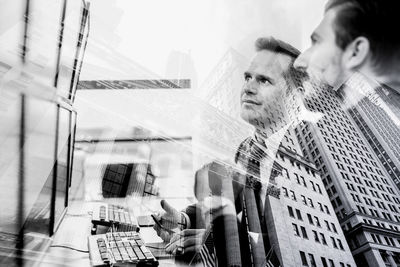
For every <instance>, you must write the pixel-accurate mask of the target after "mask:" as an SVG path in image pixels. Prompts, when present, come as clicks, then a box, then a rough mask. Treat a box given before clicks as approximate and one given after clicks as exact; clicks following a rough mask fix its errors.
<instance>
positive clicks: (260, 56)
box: [240, 50, 291, 132]
mask: <svg viewBox="0 0 400 267" xmlns="http://www.w3.org/2000/svg"><path fill="white" fill-rule="evenodd" d="M290 63H291V58H290V56H288V55H284V54H279V53H275V52H272V51H268V50H261V51H259V52H257V53H256V55H255V56H254V58H253V60H252V61H251V63H250V66H249V68H248V69H247V71H246V72H245V73H244V79H245V82H244V85H243V88H242V92H241V114H240V115H241V117H242V118H243V119H244V120H245V121H247V122H249V123H250V124H252V125H253V126H255V127H256V128H258V129H261V130H265V131H266V132H270V130H272V132H275V131H277V130H279V129H280V128H281V127H282V126H283V125H284V124H285V123H286V117H287V114H286V110H285V109H284V100H285V93H286V88H287V84H286V82H285V79H284V77H283V72H284V71H285V70H287V69H288V68H289V65H290Z"/></svg>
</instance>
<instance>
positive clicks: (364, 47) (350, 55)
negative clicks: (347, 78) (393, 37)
mask: <svg viewBox="0 0 400 267" xmlns="http://www.w3.org/2000/svg"><path fill="white" fill-rule="evenodd" d="M369 54H370V44H369V41H368V39H367V38H365V37H362V36H361V37H357V38H356V39H354V40H353V41H352V42H351V43H350V44H348V45H347V47H346V48H345V52H344V55H343V63H344V65H345V67H346V68H347V69H349V70H354V69H359V68H360V67H361V66H362V65H363V64H364V63H365V62H366V61H367V58H368V56H369Z"/></svg>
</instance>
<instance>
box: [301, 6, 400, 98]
mask: <svg viewBox="0 0 400 267" xmlns="http://www.w3.org/2000/svg"><path fill="white" fill-rule="evenodd" d="M399 10H400V1H397V0H330V1H328V3H327V4H326V6H325V14H324V17H323V19H322V21H321V22H320V24H319V25H318V26H317V28H316V29H315V30H314V32H313V33H312V34H311V42H312V45H311V47H309V48H308V49H307V50H305V51H304V52H303V53H302V54H301V55H300V56H299V57H298V58H297V60H296V62H295V64H294V65H295V67H296V68H298V69H300V70H303V71H307V72H308V73H309V75H310V76H311V77H313V78H314V79H315V80H319V81H321V82H323V83H326V84H328V85H330V86H332V87H333V89H334V90H337V89H339V88H340V87H341V86H342V85H343V84H344V83H347V85H348V86H350V87H362V86H364V85H368V86H370V87H377V86H379V85H381V84H385V85H387V86H388V87H389V88H390V89H389V90H391V93H392V94H394V95H396V94H397V95H398V94H399V93H400V35H399V34H398V33H397V32H398V31H397V30H396V29H395V28H396V27H397V25H398V13H399ZM354 83H356V84H358V85H359V86H355V85H354ZM352 84H353V85H352ZM350 91H353V92H352V94H354V93H355V92H354V91H359V90H358V88H353V89H352V90H350ZM352 97H354V95H352Z"/></svg>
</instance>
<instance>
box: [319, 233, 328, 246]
mask: <svg viewBox="0 0 400 267" xmlns="http://www.w3.org/2000/svg"><path fill="white" fill-rule="evenodd" d="M319 234H320V235H321V242H322V244H324V245H327V243H326V239H325V235H324V234H323V233H319Z"/></svg>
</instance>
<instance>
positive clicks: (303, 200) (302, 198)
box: [301, 195, 307, 206]
mask: <svg viewBox="0 0 400 267" xmlns="http://www.w3.org/2000/svg"><path fill="white" fill-rule="evenodd" d="M301 201H302V202H303V204H304V205H306V206H307V200H306V197H305V196H303V195H301Z"/></svg>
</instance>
